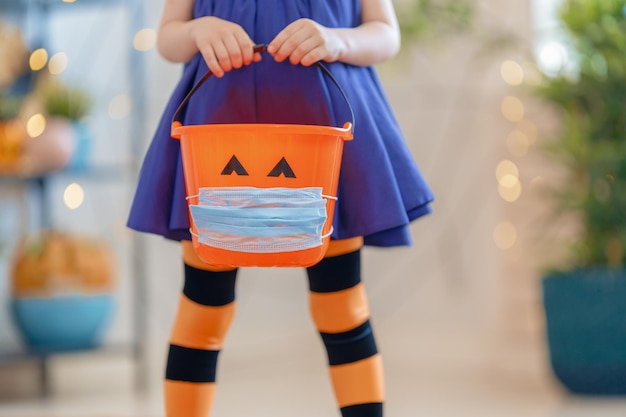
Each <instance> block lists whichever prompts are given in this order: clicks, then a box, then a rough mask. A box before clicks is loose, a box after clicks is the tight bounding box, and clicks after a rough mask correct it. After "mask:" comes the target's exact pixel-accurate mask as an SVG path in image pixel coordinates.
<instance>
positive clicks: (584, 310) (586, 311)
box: [542, 268, 626, 395]
mask: <svg viewBox="0 0 626 417" xmlns="http://www.w3.org/2000/svg"><path fill="white" fill-rule="evenodd" d="M542 287H543V302H544V307H545V312H546V330H547V339H548V348H549V354H550V362H551V366H552V369H553V370H554V373H555V375H556V377H557V379H558V380H559V381H560V382H561V383H562V384H563V385H564V386H565V387H566V388H567V389H568V390H569V391H570V392H572V393H575V394H589V395H623V394H626V271H625V270H624V269H608V268H596V269H579V270H574V271H571V272H568V273H561V274H554V275H550V276H547V277H546V278H544V280H543V282H542Z"/></svg>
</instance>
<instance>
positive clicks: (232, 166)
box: [222, 155, 248, 175]
mask: <svg viewBox="0 0 626 417" xmlns="http://www.w3.org/2000/svg"><path fill="white" fill-rule="evenodd" d="M233 172H235V174H237V175H248V172H247V171H246V169H245V168H244V167H243V165H241V162H239V159H237V157H236V156H235V155H233V156H232V158H230V161H228V163H227V164H226V166H225V167H224V170H223V171H222V175H231V174H232V173H233Z"/></svg>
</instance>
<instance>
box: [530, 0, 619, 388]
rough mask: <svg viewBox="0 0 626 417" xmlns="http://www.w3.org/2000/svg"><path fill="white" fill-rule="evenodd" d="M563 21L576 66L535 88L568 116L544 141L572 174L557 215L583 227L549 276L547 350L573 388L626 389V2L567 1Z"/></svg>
mask: <svg viewBox="0 0 626 417" xmlns="http://www.w3.org/2000/svg"><path fill="white" fill-rule="evenodd" d="M559 20H560V22H561V23H562V26H563V27H564V29H565V31H566V33H567V34H568V35H569V36H568V38H569V39H570V40H571V45H570V46H571V50H572V52H573V54H572V55H574V56H575V59H576V60H577V65H576V67H577V70H576V71H575V73H571V72H570V73H565V72H563V73H561V74H558V75H556V76H548V77H545V78H544V80H543V82H542V84H541V85H540V86H539V87H538V88H537V90H536V92H537V94H538V96H539V97H540V98H541V99H542V100H543V101H544V102H546V103H548V104H549V105H550V106H552V107H553V108H554V109H556V110H557V112H558V114H559V116H560V117H559V119H560V122H561V123H560V128H559V133H558V134H557V137H555V138H553V139H554V140H552V141H550V143H549V145H548V146H547V148H546V149H547V151H548V153H549V155H550V156H552V157H553V158H555V160H557V161H558V163H559V164H560V166H561V167H563V168H564V172H565V175H566V178H565V180H564V181H563V182H562V183H560V184H559V189H558V190H556V191H553V192H552V196H553V197H555V199H554V201H555V203H556V206H557V207H558V208H557V210H556V211H555V214H557V215H559V216H573V217H574V218H575V221H576V223H577V225H578V226H579V232H578V233H577V234H576V237H575V239H574V240H573V242H572V244H571V252H570V253H571V257H570V260H569V261H568V263H567V265H566V266H565V267H562V268H560V270H558V271H553V272H551V273H548V274H546V276H545V277H544V279H543V280H542V290H543V302H544V307H545V313H546V332H547V341H548V350H549V357H550V362H551V366H552V368H553V370H554V373H555V375H556V377H557V378H558V379H559V380H560V381H561V382H562V383H563V384H564V386H565V387H566V388H567V389H568V390H569V391H571V392H573V393H579V394H626V272H625V269H624V260H625V254H626V116H625V115H626V0H564V1H563V3H562V5H561V7H560V9H559Z"/></svg>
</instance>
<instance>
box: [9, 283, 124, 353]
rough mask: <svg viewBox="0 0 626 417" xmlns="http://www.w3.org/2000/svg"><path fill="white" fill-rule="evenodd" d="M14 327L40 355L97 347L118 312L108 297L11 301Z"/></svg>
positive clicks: (113, 302) (79, 296)
mask: <svg viewBox="0 0 626 417" xmlns="http://www.w3.org/2000/svg"><path fill="white" fill-rule="evenodd" d="M11 307H12V313H13V317H14V319H15V323H16V325H17V328H18V329H19V331H20V333H21V334H22V336H23V339H24V342H25V344H26V346H27V347H28V349H29V350H30V351H31V352H33V353H37V354H47V353H53V352H60V351H68V350H82V349H92V348H95V347H97V346H98V345H99V344H100V342H101V338H102V336H103V333H104V331H105V330H106V328H107V327H108V325H109V323H110V322H111V319H112V317H113V313H114V310H115V299H114V297H113V296H112V295H109V294H99V295H89V296H87V295H67V296H57V297H50V298H35V297H33V298H16V299H13V300H12V305H11Z"/></svg>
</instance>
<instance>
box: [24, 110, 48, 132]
mask: <svg viewBox="0 0 626 417" xmlns="http://www.w3.org/2000/svg"><path fill="white" fill-rule="evenodd" d="M45 130H46V118H45V116H44V115H43V114H41V113H37V114H35V115H33V116H31V117H30V118H29V119H28V121H27V122H26V133H27V134H28V136H30V137H31V138H36V137H38V136H41V134H42V133H43V132H44V131H45Z"/></svg>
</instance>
